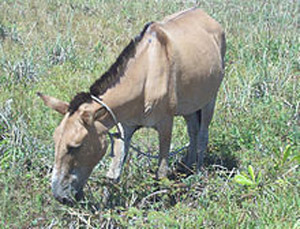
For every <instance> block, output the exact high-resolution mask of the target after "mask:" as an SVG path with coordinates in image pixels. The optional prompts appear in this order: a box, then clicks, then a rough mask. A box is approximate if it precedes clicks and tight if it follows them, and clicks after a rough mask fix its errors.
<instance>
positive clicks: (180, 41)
mask: <svg viewBox="0 0 300 229" xmlns="http://www.w3.org/2000/svg"><path fill="white" fill-rule="evenodd" d="M224 55H225V35H224V32H223V29H222V28H221V26H220V25H219V24H218V23H217V22H216V21H215V20H214V19H212V18H211V17H209V16H208V15H207V14H206V13H204V12H203V11H202V10H200V9H196V8H193V9H188V10H186V11H182V12H179V13H176V14H174V15H171V16H169V17H167V18H165V19H164V20H163V21H162V22H154V23H148V24H147V25H146V26H145V28H144V30H143V31H142V32H141V34H140V35H138V36H137V37H135V38H134V39H133V40H132V41H131V42H130V43H129V45H128V46H127V47H126V48H125V49H124V50H123V51H122V53H121V54H120V56H119V57H118V58H117V60H116V62H115V63H114V64H113V65H112V66H111V67H110V68H109V70H108V71H107V72H106V73H105V74H104V75H103V76H102V77H101V78H100V79H98V80H97V81H96V82H95V83H94V84H93V85H92V86H91V87H90V92H89V93H85V92H82V93H79V94H78V95H76V96H75V97H74V98H73V100H72V101H71V102H70V104H69V103H66V102H63V101H60V100H57V99H55V98H53V97H50V96H46V95H42V94H41V93H39V96H40V97H41V98H42V99H43V101H44V102H45V104H46V105H47V106H49V107H51V108H53V109H54V110H56V111H58V112H59V113H61V114H63V115H64V118H63V120H62V121H61V123H60V124H59V126H58V127H57V128H56V130H55V132H54V141H55V165H54V170H53V176H52V191H53V194H54V196H55V198H56V199H57V200H59V201H60V202H63V203H71V202H72V201H73V197H74V196H75V198H76V199H80V198H81V196H82V189H83V186H84V184H85V183H86V181H87V179H88V177H89V175H90V173H91V172H92V170H93V168H94V166H95V165H96V164H97V163H98V162H99V160H100V159H101V158H102V157H103V156H104V154H105V152H106V149H107V143H106V141H105V139H106V137H105V134H106V133H107V132H108V130H109V129H111V128H112V127H113V126H115V124H116V120H117V121H118V122H120V123H121V126H122V127H123V129H124V136H123V139H118V140H117V142H116V144H115V148H114V157H113V160H112V164H111V166H110V169H109V171H108V174H107V176H108V177H110V178H112V179H114V180H118V179H119V177H120V175H121V171H122V166H123V163H124V161H125V158H126V154H127V152H128V148H129V142H130V139H131V137H132V135H133V133H134V132H135V131H136V130H137V129H138V128H140V127H142V126H146V127H153V128H155V129H156V130H157V131H158V134H159V150H160V152H159V168H158V171H157V176H158V178H161V177H164V176H166V175H167V172H168V154H169V149H170V141H171V134H172V126H173V119H174V116H176V115H182V116H183V117H184V118H185V120H186V122H187V127H188V134H189V138H190V146H189V150H188V152H187V154H186V156H185V158H184V159H183V162H184V163H185V164H186V165H187V166H188V167H192V166H193V165H196V168H197V169H199V168H200V167H201V165H202V163H203V153H204V151H205V150H206V148H207V143H208V127H209V124H210V122H211V119H212V116H213V111H214V105H215V100H216V96H217V92H218V89H219V86H220V84H221V81H222V79H223V75H224ZM99 100H101V101H99ZM102 102H103V103H102ZM114 115H115V117H114V118H113V116H114ZM115 119H116V120H115Z"/></svg>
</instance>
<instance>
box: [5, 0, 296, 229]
mask: <svg viewBox="0 0 300 229" xmlns="http://www.w3.org/2000/svg"><path fill="white" fill-rule="evenodd" d="M193 2H195V1H179V0H175V1H174V0H172V1H169V0H166V1H146V0H145V1H137V0H133V1H127V0H123V1H115V0H110V1H100V0H89V1H83V0H76V1H67V0H63V1H58V0H53V1H46V0H42V1H38V0H31V1H27V0H25V1H12V0H2V1H0V12H1V13H0V94H1V97H0V227H1V228H31V227H39V228H40V227H56V228H65V227H72V228H73V227H74V228H75V227H76V228H78V227H88V228H103V227H112V226H116V227H137V228H141V227H145V228H236V227H240V228H266V227H267V228H299V226H300V222H299V217H300V214H299V209H300V198H299V190H300V183H299V175H300V174H299V152H300V149H299V145H298V142H299V137H300V131H299V101H300V98H299V97H300V96H299V95H300V93H299V76H300V71H299V53H300V42H299V36H297V35H298V34H299V29H298V28H299V24H297V23H298V22H297V20H298V19H299V18H297V17H298V12H299V4H298V3H297V1H293V0H289V1H280V0H269V1H259V0H254V1H241V0H225V1H224V0H223V1H222V0H212V1H197V4H198V5H199V6H200V7H201V8H203V9H204V10H205V11H206V12H208V13H209V14H210V15H211V16H213V17H214V18H215V19H217V20H218V21H219V22H220V23H221V24H222V25H223V27H224V29H225V31H226V35H227V55H226V78H225V80H224V82H223V84H222V86H221V90H220V92H219V95H218V100H217V107H216V111H215V115H214V119H213V122H212V125H211V128H210V144H209V153H208V155H206V158H205V169H204V171H203V172H202V173H200V174H197V175H192V176H190V177H188V178H184V177H182V178H180V177H177V178H176V179H175V180H167V179H166V180H162V181H160V182H157V181H155V180H154V179H153V174H154V171H155V169H156V167H157V161H155V160H153V161H149V160H148V159H147V158H142V157H137V155H136V153H134V152H132V154H131V156H130V158H129V160H128V163H127V164H126V166H125V171H124V174H123V176H122V181H121V182H120V184H118V185H112V184H106V182H105V179H104V175H105V172H106V169H107V166H108V163H109V157H107V158H106V159H105V160H104V161H102V162H100V163H99V165H98V166H97V168H96V169H95V171H94V172H93V174H92V176H91V178H90V180H89V182H88V187H87V188H86V189H85V191H86V194H87V198H88V200H89V201H91V202H92V203H95V205H93V206H89V205H88V204H85V205H84V206H76V207H74V208H70V207H66V206H62V205H60V204H59V203H57V202H56V201H55V200H54V198H53V197H52V194H51V190H50V178H51V167H52V164H53V159H54V155H53V142H52V137H51V136H52V133H53V130H54V128H55V127H56V126H57V125H58V123H59V121H60V120H61V117H60V116H59V115H58V114H56V113H55V112H53V111H51V110H49V109H48V108H46V107H45V106H44V105H43V104H42V102H41V101H40V100H39V98H37V97H36V95H35V93H36V92H37V91H42V92H44V93H45V94H49V95H53V96H55V97H57V98H60V99H64V100H67V101H69V100H70V99H71V98H72V97H73V96H74V95H75V94H76V92H79V91H82V90H85V91H86V90H88V88H89V86H90V85H91V84H92V83H93V81H94V80H95V79H97V78H98V77H100V76H101V74H102V73H104V71H105V70H106V69H108V67H109V66H110V64H112V63H113V62H114V60H115V58H116V57H117V56H118V54H119V53H120V51H121V50H122V48H123V47H124V46H125V45H126V44H127V43H128V42H129V39H130V38H132V37H133V36H135V35H136V34H138V33H139V32H140V31H141V29H142V28H143V25H144V24H145V23H146V22H149V21H155V20H160V19H162V18H163V17H164V16H166V15H169V14H171V13H173V12H176V11H179V10H183V9H186V8H188V7H191V6H193V5H194V3H193ZM156 136H157V135H156V133H155V132H154V131H151V130H144V129H142V130H140V131H138V133H137V134H136V136H135V137H134V142H142V144H141V145H140V146H141V147H145V148H146V149H147V148H150V149H151V150H153V152H155V153H157V150H158V147H157V139H156ZM187 141H188V139H187V135H186V129H185V124H184V121H183V120H182V119H181V118H178V119H176V123H175V128H174V133H173V140H172V147H173V148H179V147H181V146H182V145H184V144H186V143H187ZM181 157H182V154H181V155H177V156H176V157H174V158H172V159H171V164H172V166H173V167H174V163H175V162H176V161H177V160H179V159H180V158H181ZM297 157H298V159H297ZM249 165H251V166H252V167H253V170H254V176H255V180H253V179H252V177H251V174H252V173H251V171H250V172H249V171H248V170H249V169H248V168H249ZM236 174H241V176H243V177H244V178H243V179H246V181H247V182H248V183H247V182H246V181H245V180H242V181H241V180H240V181H238V180H237V179H236V178H234V176H235V175H236ZM258 174H261V177H258ZM247 179H248V180H247ZM249 180H250V181H249ZM104 187H107V188H108V189H109V190H111V191H112V192H113V193H114V194H113V197H112V198H111V199H110V200H109V202H108V204H107V206H106V207H104V206H103V192H104Z"/></svg>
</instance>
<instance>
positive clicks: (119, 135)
mask: <svg viewBox="0 0 300 229" xmlns="http://www.w3.org/2000/svg"><path fill="white" fill-rule="evenodd" d="M91 98H92V99H93V100H94V101H95V102H97V103H99V104H100V105H102V106H103V107H105V109H106V110H107V111H108V113H109V114H110V115H111V117H112V118H113V121H114V123H115V125H116V126H117V130H118V138H120V139H121V140H123V141H124V142H125V137H124V129H123V127H122V125H121V123H120V122H118V120H117V117H116V115H115V114H114V112H113V111H112V109H110V107H109V106H108V105H107V104H106V103H104V102H103V101H102V100H101V99H99V98H98V97H96V96H94V95H91ZM108 135H109V138H110V141H111V156H113V155H114V154H113V146H114V139H113V136H115V135H116V134H111V133H109V132H108ZM129 147H130V148H132V149H133V150H134V151H136V152H137V153H139V154H141V155H144V156H146V157H148V158H152V159H158V158H159V156H158V155H152V154H150V153H144V152H142V151H141V150H140V149H139V147H136V146H134V145H132V144H130V145H129ZM188 147H189V144H186V145H185V146H183V147H181V148H180V149H178V150H175V151H172V152H170V153H169V157H173V156H175V155H176V154H178V153H179V152H181V151H182V150H184V149H186V148H188Z"/></svg>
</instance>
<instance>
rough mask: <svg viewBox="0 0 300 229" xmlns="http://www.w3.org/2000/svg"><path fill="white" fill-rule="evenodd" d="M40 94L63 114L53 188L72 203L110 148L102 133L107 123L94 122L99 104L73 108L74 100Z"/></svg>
mask: <svg viewBox="0 0 300 229" xmlns="http://www.w3.org/2000/svg"><path fill="white" fill-rule="evenodd" d="M38 95H39V96H40V97H41V98H42V99H43V101H44V103H45V104H46V105H47V106H49V107H50V108H52V109H54V110H56V111H58V112H59V113H61V114H63V115H64V118H63V120H62V121H61V123H60V124H59V126H58V127H57V128H56V130H55V131H54V136H53V137H54V141H55V164H54V167H53V173H52V192H53V195H54V197H55V198H56V199H57V200H58V201H59V202H61V203H64V204H71V203H73V201H74V200H75V199H76V200H79V199H81V198H82V196H83V186H84V184H85V183H86V181H87V179H88V177H89V176H90V174H91V172H92V170H93V168H94V167H95V165H96V164H97V163H98V162H99V160H100V159H101V158H102V157H103V156H104V154H105V152H106V149H107V142H106V137H105V136H104V134H103V132H102V131H100V132H101V133H99V129H102V130H103V129H104V127H103V126H102V127H101V123H100V122H94V120H95V115H96V113H98V112H99V104H97V103H93V102H92V101H87V102H83V103H81V104H79V105H77V109H76V110H72V111H70V107H71V106H72V102H71V104H70V105H69V104H68V103H66V102H63V101H60V100H58V99H55V98H53V97H50V96H46V95H42V94H40V93H38ZM101 110H102V113H103V109H101V108H100V113H101ZM99 125H100V127H99ZM96 126H97V127H96Z"/></svg>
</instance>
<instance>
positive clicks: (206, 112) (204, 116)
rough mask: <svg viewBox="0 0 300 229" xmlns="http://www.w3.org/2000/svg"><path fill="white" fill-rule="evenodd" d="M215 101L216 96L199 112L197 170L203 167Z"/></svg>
mask: <svg viewBox="0 0 300 229" xmlns="http://www.w3.org/2000/svg"><path fill="white" fill-rule="evenodd" d="M215 101H216V96H215V97H214V98H213V99H212V100H211V101H210V102H209V103H208V104H207V105H206V106H204V107H203V108H202V109H201V110H200V111H199V112H198V114H199V120H200V130H199V133H198V136H197V145H198V146H197V170H199V169H200V168H201V166H202V165H203V157H204V153H206V150H207V144H208V128H209V124H210V123H211V120H212V117H213V114H214V108H215Z"/></svg>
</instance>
